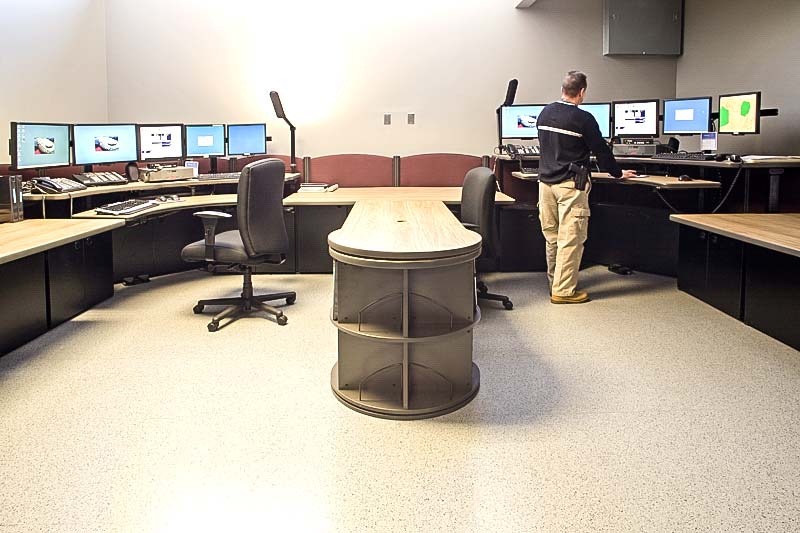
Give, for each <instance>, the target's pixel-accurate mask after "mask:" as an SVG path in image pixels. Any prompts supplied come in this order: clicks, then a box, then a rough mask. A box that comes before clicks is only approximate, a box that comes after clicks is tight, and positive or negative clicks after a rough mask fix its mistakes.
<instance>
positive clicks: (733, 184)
mask: <svg viewBox="0 0 800 533" xmlns="http://www.w3.org/2000/svg"><path fill="white" fill-rule="evenodd" d="M742 168H744V162H742V163H739V170H737V171H736V176H734V177H733V181H732V182H731V186H730V188H729V189H728V192H726V193H725V196H724V197H723V198H722V200H720V202H719V203H718V204H717V207H715V208H714V209H713V210H712V211H711V213H712V214H714V213H716V212H717V211H719V208H720V207H722V204H724V203H725V201H726V200H727V199H728V196H730V195H731V193H732V192H733V188H734V187H735V186H736V181H737V180H738V179H739V174H741V173H742ZM718 172H719V171H718ZM720 181H721V179H720Z"/></svg>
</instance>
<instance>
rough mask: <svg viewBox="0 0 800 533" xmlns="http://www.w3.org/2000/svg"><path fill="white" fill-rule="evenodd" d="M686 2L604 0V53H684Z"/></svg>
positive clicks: (668, 0)
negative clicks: (684, 4)
mask: <svg viewBox="0 0 800 533" xmlns="http://www.w3.org/2000/svg"><path fill="white" fill-rule="evenodd" d="M683 3H684V0H604V1H603V55H607V56H608V55H661V56H679V55H681V54H682V53H683Z"/></svg>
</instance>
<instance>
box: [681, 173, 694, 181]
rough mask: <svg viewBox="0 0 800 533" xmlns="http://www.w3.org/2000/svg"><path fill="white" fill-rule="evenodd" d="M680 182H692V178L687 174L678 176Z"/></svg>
mask: <svg viewBox="0 0 800 533" xmlns="http://www.w3.org/2000/svg"><path fill="white" fill-rule="evenodd" d="M678 181H692V178H691V177H690V176H688V175H687V174H681V175H680V176H678Z"/></svg>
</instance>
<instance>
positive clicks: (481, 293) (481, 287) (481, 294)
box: [476, 281, 514, 311]
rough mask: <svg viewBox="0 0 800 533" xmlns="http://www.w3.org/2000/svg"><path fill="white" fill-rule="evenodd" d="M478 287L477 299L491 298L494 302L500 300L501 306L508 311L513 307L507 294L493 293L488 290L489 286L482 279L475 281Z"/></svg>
mask: <svg viewBox="0 0 800 533" xmlns="http://www.w3.org/2000/svg"><path fill="white" fill-rule="evenodd" d="M476 286H477V288H478V299H479V300H492V301H494V302H502V303H503V307H505V308H506V309H507V310H508V311H511V310H512V309H514V304H513V303H512V302H511V299H510V298H509V297H508V296H503V295H502V294H493V293H491V292H489V287H487V286H486V284H485V283H484V282H482V281H478V282H477V283H476Z"/></svg>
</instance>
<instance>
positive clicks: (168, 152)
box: [137, 124, 183, 161]
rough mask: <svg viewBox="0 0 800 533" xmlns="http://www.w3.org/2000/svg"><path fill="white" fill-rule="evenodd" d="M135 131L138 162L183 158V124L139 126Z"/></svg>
mask: <svg viewBox="0 0 800 533" xmlns="http://www.w3.org/2000/svg"><path fill="white" fill-rule="evenodd" d="M137 130H138V132H139V137H138V138H139V160H140V161H175V160H177V159H181V158H183V124H139V125H138V126H137Z"/></svg>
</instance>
